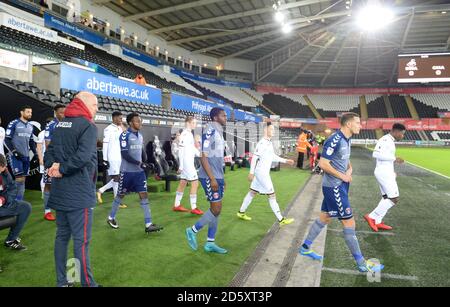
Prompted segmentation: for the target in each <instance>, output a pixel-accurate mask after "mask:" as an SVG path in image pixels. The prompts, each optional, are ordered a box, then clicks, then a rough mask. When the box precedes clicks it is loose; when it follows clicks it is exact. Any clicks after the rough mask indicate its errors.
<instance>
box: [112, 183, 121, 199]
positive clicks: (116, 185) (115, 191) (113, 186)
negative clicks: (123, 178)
mask: <svg viewBox="0 0 450 307" xmlns="http://www.w3.org/2000/svg"><path fill="white" fill-rule="evenodd" d="M112 188H113V191H114V198H116V197H117V192H119V183H118V182H115V181H113V184H112Z"/></svg>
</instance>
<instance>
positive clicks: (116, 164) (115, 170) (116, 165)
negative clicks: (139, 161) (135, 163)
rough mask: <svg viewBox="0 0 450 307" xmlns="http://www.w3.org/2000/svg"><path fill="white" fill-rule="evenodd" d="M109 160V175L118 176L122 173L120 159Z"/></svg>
mask: <svg viewBox="0 0 450 307" xmlns="http://www.w3.org/2000/svg"><path fill="white" fill-rule="evenodd" d="M108 162H109V168H108V175H109V176H116V175H119V174H120V163H121V161H120V160H116V161H108Z"/></svg>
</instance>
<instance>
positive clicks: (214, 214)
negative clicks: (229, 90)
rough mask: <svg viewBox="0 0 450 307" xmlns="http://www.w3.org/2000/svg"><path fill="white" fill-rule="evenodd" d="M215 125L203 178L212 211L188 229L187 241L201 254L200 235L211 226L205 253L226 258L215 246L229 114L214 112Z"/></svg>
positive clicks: (205, 150)
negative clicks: (198, 236) (198, 240)
mask: <svg viewBox="0 0 450 307" xmlns="http://www.w3.org/2000/svg"><path fill="white" fill-rule="evenodd" d="M210 117H211V120H212V121H213V122H212V123H210V124H208V126H207V127H206V133H204V134H203V138H202V141H203V142H202V156H201V164H202V167H201V168H200V171H199V178H200V182H201V184H202V187H203V189H204V190H205V194H206V198H207V199H208V201H209V202H210V208H209V210H208V211H206V212H205V214H204V215H203V216H202V218H201V219H200V220H198V222H197V223H195V225H194V226H192V227H189V228H187V229H186V237H187V240H188V244H189V246H190V247H191V248H192V249H193V250H197V232H198V231H200V230H201V229H202V228H203V227H204V226H205V225H208V241H207V242H206V244H205V247H204V250H205V251H206V252H209V253H211V252H212V253H218V254H226V253H227V252H228V251H227V250H226V249H224V248H222V247H219V246H218V245H217V244H216V243H215V238H216V232H217V226H218V224H219V215H220V212H221V211H222V198H223V193H224V191H225V180H224V176H223V163H224V161H223V158H224V152H225V140H224V138H223V126H225V124H226V123H227V114H226V113H225V111H224V110H223V109H221V108H213V109H212V110H211V112H210Z"/></svg>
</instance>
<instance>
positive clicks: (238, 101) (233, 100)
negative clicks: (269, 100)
mask: <svg viewBox="0 0 450 307" xmlns="http://www.w3.org/2000/svg"><path fill="white" fill-rule="evenodd" d="M183 79H184V80H185V81H186V82H187V83H188V84H190V85H192V86H193V87H195V88H196V89H197V90H199V91H200V92H202V93H203V95H204V96H205V97H212V100H217V101H220V102H222V103H224V104H228V105H229V106H231V107H233V108H234V109H242V110H245V111H250V110H251V108H252V107H256V105H257V104H256V102H255V101H253V100H252V99H251V98H250V97H248V95H246V94H245V93H243V92H242V91H241V90H240V88H238V87H236V88H233V87H226V86H220V85H215V84H211V83H206V82H199V81H195V82H194V81H192V80H189V79H186V78H183Z"/></svg>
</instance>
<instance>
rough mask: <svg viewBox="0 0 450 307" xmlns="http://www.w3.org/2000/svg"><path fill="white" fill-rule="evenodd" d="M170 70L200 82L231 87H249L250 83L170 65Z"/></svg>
mask: <svg viewBox="0 0 450 307" xmlns="http://www.w3.org/2000/svg"><path fill="white" fill-rule="evenodd" d="M170 72H171V73H173V74H176V75H179V76H180V77H184V78H188V79H192V80H196V81H200V82H208V83H213V84H218V85H222V86H233V87H241V88H251V87H252V85H251V84H250V83H244V82H232V81H225V80H220V79H217V78H214V77H205V76H200V75H196V74H194V73H190V72H187V71H184V70H181V69H178V68H174V67H171V68H170Z"/></svg>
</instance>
